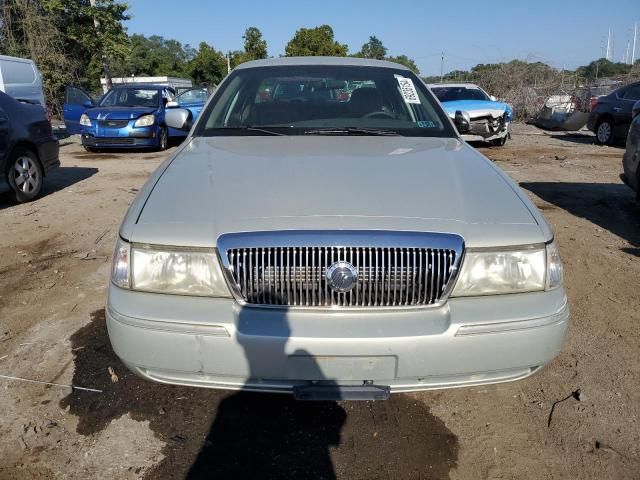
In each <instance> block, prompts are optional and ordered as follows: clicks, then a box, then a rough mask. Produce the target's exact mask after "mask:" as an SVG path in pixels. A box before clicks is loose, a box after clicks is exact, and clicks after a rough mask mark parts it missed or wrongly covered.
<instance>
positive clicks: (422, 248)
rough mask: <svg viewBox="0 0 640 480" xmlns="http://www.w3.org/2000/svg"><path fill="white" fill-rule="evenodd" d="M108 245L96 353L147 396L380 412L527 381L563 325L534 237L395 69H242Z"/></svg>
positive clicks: (553, 255)
mask: <svg viewBox="0 0 640 480" xmlns="http://www.w3.org/2000/svg"><path fill="white" fill-rule="evenodd" d="M344 92H347V94H345V93H344ZM167 124H169V125H170V126H172V127H174V128H183V129H188V128H191V119H190V114H189V112H188V111H187V110H183V109H172V110H171V111H170V112H168V113H167ZM119 237H120V238H119V240H118V242H117V245H116V249H115V255H114V264H113V271H112V278H111V283H110V286H109V295H108V303H107V310H106V311H107V326H108V330H109V336H110V339H111V343H112V345H113V348H114V350H115V352H116V353H117V355H118V356H119V357H120V358H121V359H122V361H123V362H124V363H125V364H126V365H127V366H128V367H129V368H130V369H131V370H133V371H134V372H136V373H137V374H139V375H141V376H143V377H145V378H148V379H151V380H155V381H158V382H164V383H171V384H181V385H193V386H202V387H211V388H223V389H245V390H252V391H262V392H286V393H293V394H294V395H295V396H296V398H299V399H311V400H313V399H383V398H387V397H388V395H389V393H390V392H408V391H417V390H428V389H437V388H448V387H460V386H467V385H481V384H487V383H496V382H506V381H511V380H517V379H522V378H525V377H527V376H529V375H531V374H533V373H535V372H537V371H538V370H540V369H541V368H542V367H543V366H544V365H546V364H547V363H548V362H550V361H551V360H552V359H553V358H554V357H555V356H556V355H557V353H558V351H559V350H560V348H561V346H562V343H563V339H564V336H565V330H566V328H567V322H568V316H569V311H568V307H567V298H566V295H565V291H564V288H563V285H562V263H561V260H560V256H559V252H558V248H557V246H556V244H555V243H554V241H553V233H552V232H551V229H550V228H549V226H548V224H547V223H546V222H545V220H544V218H543V217H542V215H541V214H540V213H539V212H538V210H537V209H536V208H535V207H534V206H533V205H532V203H531V202H530V201H529V199H528V198H527V197H526V196H525V195H524V194H523V193H522V192H521V191H520V190H519V188H518V187H517V185H515V184H514V183H513V182H512V181H511V180H510V179H509V178H508V177H507V176H506V175H505V174H504V173H503V172H502V171H501V170H500V169H498V168H497V167H496V166H495V165H493V164H492V163H491V162H490V161H489V160H487V159H486V158H485V157H484V156H482V155H481V154H480V153H478V152H477V151H475V150H474V149H473V148H472V147H470V146H468V145H467V144H466V143H465V142H464V141H462V140H461V138H460V137H459V135H458V134H457V132H456V129H455V127H454V125H453V123H452V122H451V120H450V119H449V117H448V116H447V114H446V113H445V112H444V111H443V110H442V108H441V106H440V104H439V103H438V101H437V100H436V99H435V98H434V96H433V95H432V94H431V93H430V92H429V90H428V89H427V87H426V86H425V85H424V84H423V83H422V81H421V80H420V79H419V78H418V77H417V76H416V75H414V74H413V73H412V72H411V71H409V70H408V69H406V68H405V67H403V66H401V65H398V64H395V63H389V62H385V61H375V60H365V59H357V58H341V59H337V58H313V57H305V58H279V59H269V60H260V61H254V62H248V63H244V64H242V65H240V66H239V67H237V68H236V69H235V70H234V71H232V72H231V74H230V75H229V76H228V77H227V78H226V79H225V80H224V82H223V83H222V84H221V85H220V86H219V88H218V89H217V91H216V93H215V94H214V96H213V97H212V98H211V99H210V100H209V102H208V104H207V105H206V106H205V108H204V110H203V111H202V114H201V115H200V117H199V118H198V120H197V123H196V124H195V125H194V126H193V127H192V128H191V131H190V133H189V136H188V138H187V140H186V141H185V143H184V144H183V145H182V146H181V147H180V148H179V149H178V150H177V152H176V153H175V154H174V155H173V156H171V157H170V158H168V159H167V160H166V161H165V162H164V163H163V164H162V165H161V166H160V167H159V168H158V170H157V171H156V172H155V173H154V174H153V175H152V176H151V178H150V179H149V180H148V182H147V183H146V185H145V186H144V187H143V188H142V189H141V191H140V192H139V194H138V196H137V198H136V200H135V201H134V203H133V204H132V205H131V207H130V209H129V211H128V213H127V215H126V217H125V219H124V221H123V223H122V225H121V227H120V235H119Z"/></svg>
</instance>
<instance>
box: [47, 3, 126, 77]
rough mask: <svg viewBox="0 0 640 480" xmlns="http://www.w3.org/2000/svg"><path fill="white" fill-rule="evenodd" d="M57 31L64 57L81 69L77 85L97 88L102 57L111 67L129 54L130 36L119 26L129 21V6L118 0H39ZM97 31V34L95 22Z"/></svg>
mask: <svg viewBox="0 0 640 480" xmlns="http://www.w3.org/2000/svg"><path fill="white" fill-rule="evenodd" d="M40 3H41V4H42V6H43V8H44V9H45V10H46V11H47V12H48V13H49V14H50V15H51V18H52V20H53V21H54V22H55V26H56V27H57V29H58V30H59V31H60V34H61V38H62V39H63V41H64V50H65V52H66V54H67V55H69V56H70V57H71V58H73V59H74V60H76V61H77V62H78V63H79V65H80V69H79V71H78V74H79V81H80V82H79V83H80V84H81V85H82V86H85V87H87V88H90V89H97V88H99V86H100V83H99V79H100V76H101V72H102V70H103V65H102V64H103V58H102V57H103V55H104V57H105V60H106V62H107V63H109V64H111V65H113V64H116V63H117V62H121V61H123V59H124V58H125V57H126V56H127V54H128V53H129V37H128V36H127V33H126V30H125V28H124V26H123V24H122V22H123V21H125V20H128V19H129V15H127V9H128V6H127V4H126V3H122V2H120V1H118V0H96V2H95V3H96V4H95V6H92V5H91V1H90V0H40ZM96 21H97V22H98V23H99V25H100V28H99V29H98V30H97V31H96V27H95V23H94V22H96Z"/></svg>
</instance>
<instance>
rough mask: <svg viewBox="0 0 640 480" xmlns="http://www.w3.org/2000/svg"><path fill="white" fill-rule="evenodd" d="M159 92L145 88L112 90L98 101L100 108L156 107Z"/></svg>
mask: <svg viewBox="0 0 640 480" xmlns="http://www.w3.org/2000/svg"><path fill="white" fill-rule="evenodd" d="M159 97H160V91H159V90H156V89H147V88H114V89H113V90H111V91H110V92H109V93H107V94H106V95H105V96H104V98H103V99H102V100H101V101H100V106H101V107H157V106H158V105H159Z"/></svg>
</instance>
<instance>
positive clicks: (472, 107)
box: [429, 83, 513, 146]
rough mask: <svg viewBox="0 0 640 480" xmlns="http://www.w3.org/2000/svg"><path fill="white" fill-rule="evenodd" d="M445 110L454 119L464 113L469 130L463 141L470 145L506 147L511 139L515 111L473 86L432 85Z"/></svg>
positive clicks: (471, 84) (454, 84)
mask: <svg viewBox="0 0 640 480" xmlns="http://www.w3.org/2000/svg"><path fill="white" fill-rule="evenodd" d="M429 88H430V89H431V91H432V92H433V93H434V94H435V96H436V97H438V100H440V103H442V107H443V108H444V109H445V111H446V112H447V113H448V114H449V116H450V117H451V118H452V119H453V118H454V116H455V114H456V112H457V111H461V112H463V115H464V116H465V117H466V119H467V121H468V123H469V126H468V131H467V132H460V133H462V134H463V135H462V138H464V139H465V140H466V141H468V142H487V143H490V144H491V145H496V146H502V145H504V144H505V143H506V141H507V138H508V136H509V125H510V124H511V121H512V120H513V110H512V109H511V107H510V106H509V104H507V103H504V102H498V101H496V98H495V97H493V96H490V95H489V94H488V93H487V92H485V91H484V90H482V89H481V88H480V87H479V86H478V85H474V84H473V83H436V84H432V85H429Z"/></svg>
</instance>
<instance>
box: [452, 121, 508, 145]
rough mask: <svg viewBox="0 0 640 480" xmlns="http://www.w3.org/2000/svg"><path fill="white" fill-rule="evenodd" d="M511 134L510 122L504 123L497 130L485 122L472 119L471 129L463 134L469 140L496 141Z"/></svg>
mask: <svg viewBox="0 0 640 480" xmlns="http://www.w3.org/2000/svg"><path fill="white" fill-rule="evenodd" d="M507 135H509V122H504V123H502V124H501V125H500V126H499V127H498V129H497V130H492V129H491V128H490V127H489V126H488V125H487V124H486V123H485V122H482V121H481V122H475V121H474V120H472V121H471V131H470V132H469V133H465V134H463V135H462V138H463V139H464V140H465V141H467V142H494V141H496V140H501V139H503V138H505V137H507Z"/></svg>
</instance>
